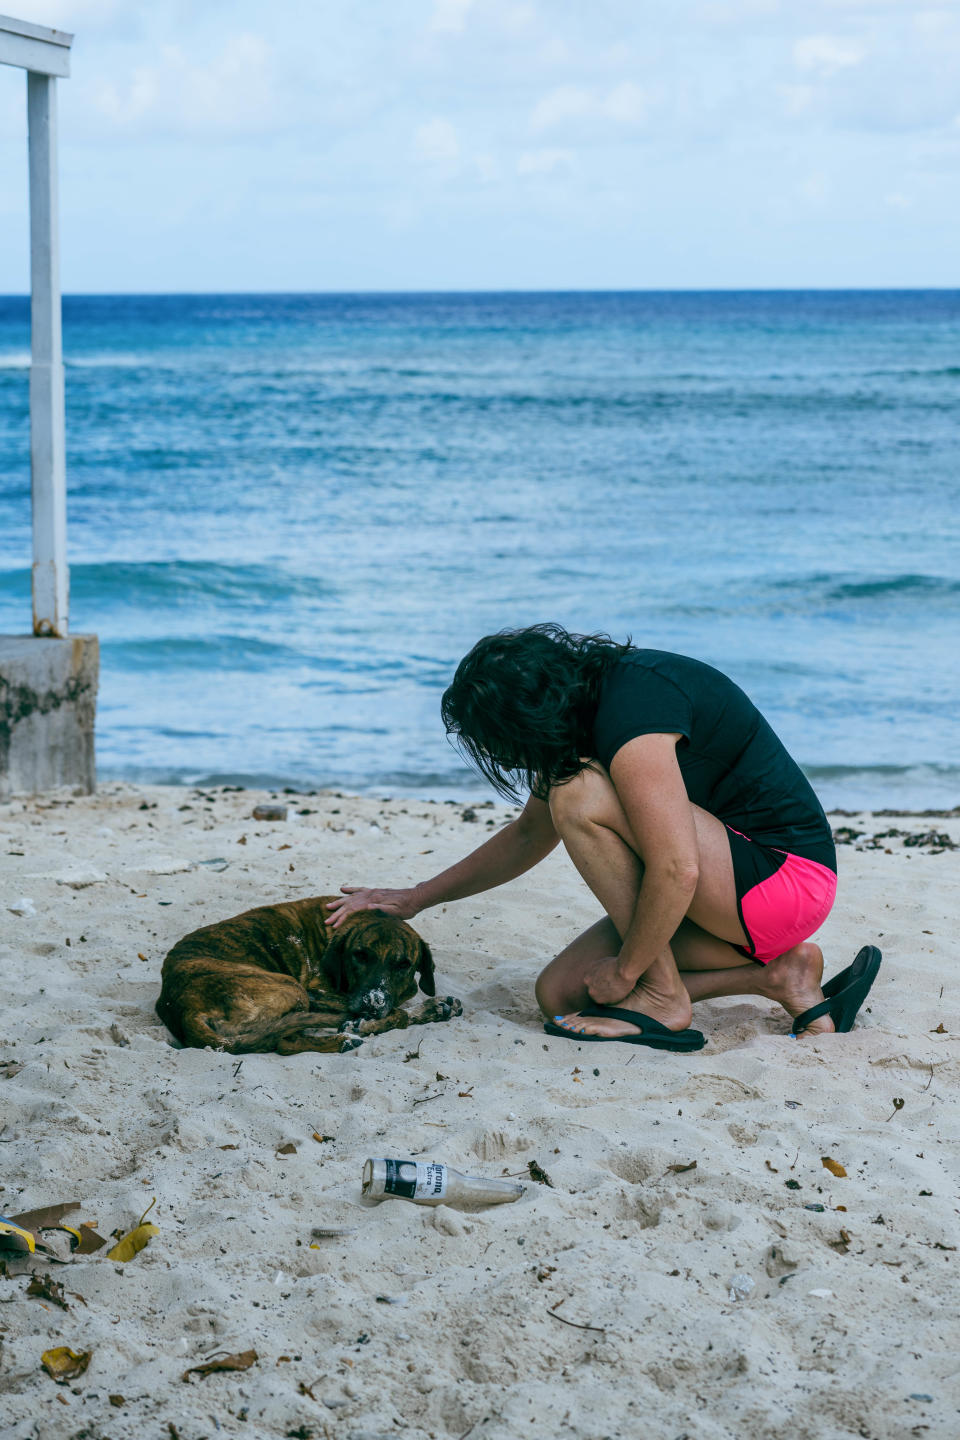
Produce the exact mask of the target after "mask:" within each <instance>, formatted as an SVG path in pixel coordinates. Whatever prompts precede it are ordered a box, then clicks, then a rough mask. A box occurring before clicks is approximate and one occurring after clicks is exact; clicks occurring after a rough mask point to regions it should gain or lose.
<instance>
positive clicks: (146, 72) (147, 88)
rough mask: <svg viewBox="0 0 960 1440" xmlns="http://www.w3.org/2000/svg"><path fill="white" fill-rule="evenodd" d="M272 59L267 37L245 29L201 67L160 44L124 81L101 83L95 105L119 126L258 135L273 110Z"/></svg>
mask: <svg viewBox="0 0 960 1440" xmlns="http://www.w3.org/2000/svg"><path fill="white" fill-rule="evenodd" d="M271 60H272V56H271V49H270V46H269V45H268V44H267V42H266V40H264V39H263V37H262V36H260V35H254V34H250V33H243V34H239V35H234V36H232V37H231V38H230V39H229V40H227V41H226V43H225V44H224V46H223V49H222V50H221V51H220V53H219V54H218V55H216V56H215V57H214V58H213V59H212V60H211V61H209V63H207V64H205V65H204V64H197V63H195V62H194V61H193V60H192V59H190V58H189V57H188V56H187V55H186V54H185V52H184V51H183V50H182V49H181V47H180V46H179V45H164V46H163V47H162V48H161V50H160V58H159V60H158V61H157V62H156V63H154V64H150V65H139V66H137V67H136V68H135V69H134V71H133V74H132V78H131V79H130V80H129V82H128V83H127V84H126V85H122V86H121V85H117V84H115V83H113V82H112V81H105V82H103V83H102V84H101V85H100V86H99V88H98V89H97V91H96V92H95V95H94V103H95V105H96V107H97V109H98V110H99V111H100V113H101V114H102V115H103V116H104V117H105V118H106V119H107V120H109V121H112V122H113V124H114V125H115V126H116V127H118V128H123V129H133V130H138V129H140V128H142V123H143V122H146V121H147V120H150V121H152V122H153V124H152V125H151V129H153V130H156V129H160V130H161V131H164V130H165V131H167V132H173V133H177V134H182V133H187V134H189V135H204V134H209V135H221V136H222V135H226V134H254V133H256V134H259V133H262V132H263V131H264V130H267V129H269V128H270V123H271V117H272V116H274V112H275V102H274V93H273V81H272V73H271V71H272V64H271ZM158 121H159V125H158V124H157V123H156V122H158Z"/></svg>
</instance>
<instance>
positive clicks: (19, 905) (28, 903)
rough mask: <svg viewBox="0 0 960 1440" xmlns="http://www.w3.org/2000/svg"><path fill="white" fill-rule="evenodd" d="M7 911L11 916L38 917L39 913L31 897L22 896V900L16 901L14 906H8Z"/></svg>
mask: <svg viewBox="0 0 960 1440" xmlns="http://www.w3.org/2000/svg"><path fill="white" fill-rule="evenodd" d="M7 909H8V910H9V911H10V914H11V915H23V916H27V915H36V913H37V907H36V905H34V903H33V901H32V900H31V899H30V897H29V895H21V896H20V899H19V900H14V902H13V904H12V905H8V906H7Z"/></svg>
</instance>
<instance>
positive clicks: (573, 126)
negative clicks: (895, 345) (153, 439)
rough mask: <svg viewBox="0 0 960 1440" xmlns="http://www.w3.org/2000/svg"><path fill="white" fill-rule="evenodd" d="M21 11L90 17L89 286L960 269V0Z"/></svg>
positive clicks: (24, 248)
mask: <svg viewBox="0 0 960 1440" xmlns="http://www.w3.org/2000/svg"><path fill="white" fill-rule="evenodd" d="M7 7H10V8H11V9H12V10H13V13H14V14H15V15H17V16H18V17H19V18H21V19H25V20H32V21H35V22H37V23H40V24H48V25H53V26H57V27H59V28H63V29H66V30H72V31H74V32H75V33H76V40H75V42H74V47H73V61H72V64H73V74H72V78H70V79H69V80H65V81H61V82H59V86H58V88H59V105H60V140H61V144H60V172H61V212H62V222H61V225H62V245H63V260H62V278H63V286H64V289H65V291H67V292H87V293H117V292H124V291H132V292H146V293H151V292H165V291H173V292H177V291H269V290H280V291H304V290H306V291H345V290H346V291H350V290H489V289H493V290H503V289H523V290H536V289H575V290H576V289H713V288H769V287H774V288H804V287H821V286H825V287H873V286H877V287H885V286H955V285H958V284H960V243H958V237H960V183H958V179H960V0H947V3H940V4H936V3H932V4H929V5H927V4H924V3H923V0H309V3H308V0H272V3H269V4H265V3H262V0H261V3H259V4H253V3H250V0H149V3H144V0H6V4H5V7H4V8H7ZM24 92H25V82H24V76H23V72H22V71H18V70H15V69H12V68H9V67H6V66H0V292H2V293H7V294H11V293H21V292H23V291H25V290H26V289H27V288H28V286H29V270H28V234H27V179H26V117H25V111H26V105H25V95H24Z"/></svg>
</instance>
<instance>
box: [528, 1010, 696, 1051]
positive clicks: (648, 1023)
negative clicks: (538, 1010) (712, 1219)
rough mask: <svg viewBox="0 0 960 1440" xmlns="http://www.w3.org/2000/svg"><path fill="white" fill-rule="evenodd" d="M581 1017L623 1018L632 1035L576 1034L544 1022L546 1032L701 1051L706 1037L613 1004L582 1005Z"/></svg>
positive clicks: (581, 1037) (604, 1041) (564, 1035)
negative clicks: (635, 1030)
mask: <svg viewBox="0 0 960 1440" xmlns="http://www.w3.org/2000/svg"><path fill="white" fill-rule="evenodd" d="M579 1014H580V1015H581V1016H582V1018H583V1019H585V1020H587V1019H590V1018H592V1017H596V1018H597V1019H600V1020H625V1021H626V1022H627V1024H628V1025H636V1027H637V1033H636V1034H635V1035H580V1034H578V1033H577V1031H576V1030H564V1028H563V1026H562V1025H550V1024H546V1025H544V1027H543V1028H544V1030H545V1031H546V1032H547V1034H548V1035H560V1036H562V1038H563V1039H564V1040H597V1041H601V1042H602V1043H603V1044H607V1045H608V1044H611V1043H612V1042H613V1041H619V1042H620V1043H621V1044H623V1045H649V1046H650V1047H651V1049H653V1050H702V1049H703V1047H704V1045H706V1043H707V1042H706V1040H705V1039H704V1037H703V1036H702V1035H701V1033H700V1031H699V1030H668V1029H667V1027H666V1025H661V1024H660V1021H659V1020H654V1019H653V1018H652V1017H651V1016H649V1015H641V1013H640V1011H639V1010H618V1009H616V1008H615V1007H614V1006H613V1005H585V1006H584V1007H583V1009H582V1010H581V1011H580V1012H579Z"/></svg>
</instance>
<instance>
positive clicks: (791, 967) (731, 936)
mask: <svg viewBox="0 0 960 1440" xmlns="http://www.w3.org/2000/svg"><path fill="white" fill-rule="evenodd" d="M692 809H693V812H694V821H695V824H696V829H697V843H698V847H699V871H700V874H699V880H698V884H697V889H696V892H695V894H694V897H693V901H692V902H691V905H690V909H689V911H688V913H687V919H686V920H685V921H684V922H683V924H682V925H681V927H680V929H679V930H678V931H677V933H676V935H675V936H674V938H673V941H672V943H671V945H670V946H669V947H667V949H666V950H665V951H664V953H663V954H662V955H661V956H658V957H657V959H656V960H655V961H654V964H653V965H652V966H651V967H650V968H649V969H648V970H647V971H646V972H645V973H644V975H643V976H641V978H640V980H639V982H638V984H637V987H636V989H635V990H634V991H633V992H632V994H631V995H630V996H628V997H627V999H626V1000H624V1001H622V1002H621V1008H623V1009H635V1010H641V1011H643V1012H644V1013H645V1014H647V1015H652V1016H653V1017H654V1018H655V1019H659V1020H661V1021H662V1023H663V1024H666V1025H668V1026H669V1027H670V1028H671V1029H682V1028H684V1027H685V1026H686V1025H687V1024H689V1016H690V1010H689V1003H688V1001H687V996H689V999H690V1000H705V999H713V998H716V997H718V996H721V995H740V994H758V995H766V996H768V997H769V998H771V999H776V1000H778V1001H779V1002H780V1003H781V1004H783V1005H784V1007H785V1008H786V1009H787V1010H788V1012H789V1013H790V1014H791V1015H795V1014H799V1013H800V1012H801V1011H802V1010H804V1009H807V1008H809V1006H811V1005H814V1004H816V1003H817V1002H818V1001H819V1000H820V999H822V993H821V991H820V985H819V981H820V975H821V973H822V967H823V960H822V956H821V955H820V952H819V949H818V947H816V946H813V945H809V944H807V945H800V946H796V947H794V949H793V950H791V951H788V952H787V954H785V955H783V956H781V957H779V959H778V960H776V961H774V962H772V964H771V965H768V966H761V965H757V964H755V963H753V962H752V961H751V962H748V963H746V964H745V963H744V959H743V956H742V954H740V952H739V951H737V950H735V949H734V948H733V946H734V943H740V944H743V943H744V942H745V939H746V937H745V936H744V933H743V928H742V926H741V924H740V918H739V913H738V910H737V895H736V886H735V883H734V875H733V861H732V858H731V855H730V844H729V840H728V838H727V832H726V827H725V826H724V825H723V824H722V822H721V821H719V820H717V819H716V817H715V816H713V815H710V814H709V813H708V812H707V811H705V810H702V809H700V808H699V807H698V806H696V805H694V806H692ZM550 810H551V815H552V817H553V822H554V825H555V826H556V828H557V830H558V832H559V834H560V836H561V838H562V839H563V842H564V845H565V846H566V849H567V852H568V853H569V855H570V857H571V859H572V860H573V862H574V864H575V865H576V867H577V869H578V870H579V871H580V874H581V875H582V876H583V878H584V880H585V881H586V882H587V884H588V885H589V887H590V889H591V890H592V891H593V893H594V894H595V895H596V897H597V899H598V900H599V901H600V903H601V905H603V907H604V909H605V910H606V912H607V918H606V919H604V920H601V921H599V922H598V923H597V924H596V925H593V926H591V928H590V929H589V930H587V931H585V932H584V933H583V934H582V935H581V936H579V937H578V938H577V939H576V940H574V941H573V943H572V944H571V945H569V946H567V948H566V949H565V950H564V951H562V952H561V953H560V954H559V955H558V956H557V957H556V958H555V959H554V960H552V961H551V962H550V964H549V965H548V966H547V967H546V968H545V969H544V971H543V972H542V974H541V975H540V977H539V979H538V981H537V999H538V1001H539V1003H540V1006H541V1009H542V1010H543V1012H544V1014H545V1015H547V1016H549V1017H551V1018H552V1017H554V1016H556V1015H563V1016H567V1017H569V1018H570V1019H571V1020H576V1022H577V1023H576V1028H578V1029H582V1030H584V1031H586V1032H587V1033H591V1034H604V1035H614V1034H626V1033H628V1032H629V1030H630V1027H629V1026H628V1025H627V1024H625V1023H623V1022H621V1021H617V1020H600V1019H585V1020H584V1019H579V1018H578V1017H576V1015H575V1012H576V1011H577V1010H579V1009H581V1008H583V1006H584V1005H585V1004H587V1003H588V1001H589V995H588V993H587V990H586V986H585V985H584V983H583V975H584V974H585V973H586V972H587V970H588V969H589V968H590V966H591V965H592V964H594V963H595V962H596V961H597V960H599V959H603V958H605V957H606V956H609V955H615V954H616V953H617V951H618V950H619V947H620V943H621V936H622V935H623V934H625V933H626V930H627V928H628V927H629V925H630V923H631V921H632V918H633V912H634V909H635V907H636V902H637V895H638V893H639V889H640V882H641V879H642V877H643V865H642V862H641V861H640V859H639V857H638V855H637V853H636V849H635V841H634V838H633V835H632V832H631V830H630V825H629V821H628V820H627V817H626V814H625V813H624V810H623V807H622V805H621V804H620V800H619V797H618V796H617V793H616V790H615V789H614V787H613V785H612V783H611V781H610V779H609V777H608V776H607V774H606V773H605V772H604V771H602V770H599V769H596V768H592V767H591V768H590V769H587V770H585V771H583V772H582V773H581V774H580V775H579V776H577V777H576V779H574V780H571V781H570V782H568V784H566V785H562V786H557V787H555V788H554V790H553V791H552V792H551V795H550ZM679 972H683V974H682V978H681V975H680V973H679ZM682 992H686V993H685V994H683V995H682V999H681V998H680V996H681V994H682ZM814 1028H818V1029H819V1028H829V1029H832V1028H833V1027H832V1024H831V1023H830V1022H829V1020H828V1021H827V1024H826V1026H821V1022H819V1021H818V1022H816V1023H815V1026H812V1027H811V1029H814Z"/></svg>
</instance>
